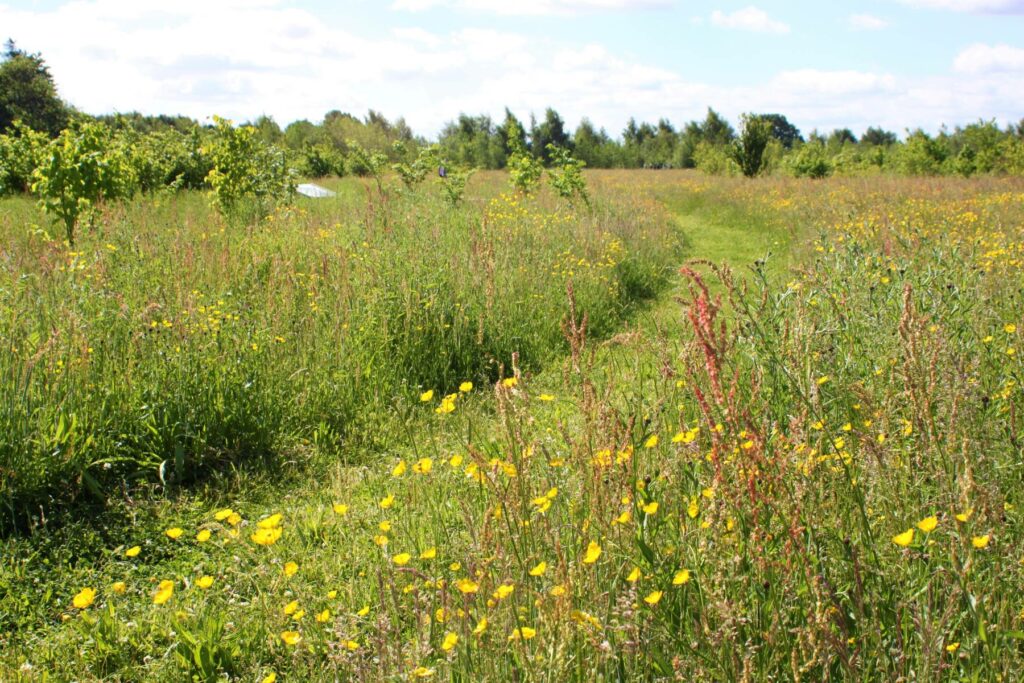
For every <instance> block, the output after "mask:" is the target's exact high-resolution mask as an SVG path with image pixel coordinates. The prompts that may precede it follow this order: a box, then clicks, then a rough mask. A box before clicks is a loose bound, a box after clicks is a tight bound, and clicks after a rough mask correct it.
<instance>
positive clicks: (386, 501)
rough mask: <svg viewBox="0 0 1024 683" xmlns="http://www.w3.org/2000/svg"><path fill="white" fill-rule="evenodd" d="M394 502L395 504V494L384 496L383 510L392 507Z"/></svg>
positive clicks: (381, 503)
mask: <svg viewBox="0 0 1024 683" xmlns="http://www.w3.org/2000/svg"><path fill="white" fill-rule="evenodd" d="M394 504H395V497H394V496H393V495H388V496H385V497H384V498H381V500H380V507H381V509H382V510H387V509H388V508H390V507H391V506H392V505H394Z"/></svg>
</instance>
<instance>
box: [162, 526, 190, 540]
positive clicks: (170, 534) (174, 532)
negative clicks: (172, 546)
mask: <svg viewBox="0 0 1024 683" xmlns="http://www.w3.org/2000/svg"><path fill="white" fill-rule="evenodd" d="M164 533H165V534H167V538H170V539H176V538H179V537H180V536H181V535H182V534H183V533H185V530H184V529H181V528H179V527H173V528H171V529H168V530H167V531H165V532H164Z"/></svg>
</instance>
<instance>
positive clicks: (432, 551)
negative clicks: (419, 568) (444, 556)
mask: <svg viewBox="0 0 1024 683" xmlns="http://www.w3.org/2000/svg"><path fill="white" fill-rule="evenodd" d="M435 557H437V548H427V549H426V550H424V551H423V552H422V553H420V559H421V560H432V559H434V558H435Z"/></svg>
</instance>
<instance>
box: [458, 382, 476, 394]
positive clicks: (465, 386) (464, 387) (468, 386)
mask: <svg viewBox="0 0 1024 683" xmlns="http://www.w3.org/2000/svg"><path fill="white" fill-rule="evenodd" d="M459 391H461V392H462V393H464V394H468V393H469V392H471V391H473V383H472V382H463V383H462V384H460V385H459Z"/></svg>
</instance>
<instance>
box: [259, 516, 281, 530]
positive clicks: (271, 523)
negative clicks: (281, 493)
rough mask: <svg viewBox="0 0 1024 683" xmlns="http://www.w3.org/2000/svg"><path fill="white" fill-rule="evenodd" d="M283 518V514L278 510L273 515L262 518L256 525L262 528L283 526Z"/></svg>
mask: <svg viewBox="0 0 1024 683" xmlns="http://www.w3.org/2000/svg"><path fill="white" fill-rule="evenodd" d="M282 519H283V515H282V514H281V513H280V512H278V513H275V514H273V515H270V516H269V517H266V518H264V519H261V520H260V521H259V522H257V524H256V526H257V527H259V528H260V529H276V528H277V527H279V526H281V520H282Z"/></svg>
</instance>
